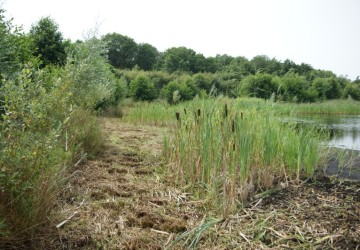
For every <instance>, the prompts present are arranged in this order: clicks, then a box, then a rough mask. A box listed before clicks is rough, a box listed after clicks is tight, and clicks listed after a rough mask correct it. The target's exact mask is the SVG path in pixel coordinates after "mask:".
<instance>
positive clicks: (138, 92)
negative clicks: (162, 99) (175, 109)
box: [130, 75, 157, 101]
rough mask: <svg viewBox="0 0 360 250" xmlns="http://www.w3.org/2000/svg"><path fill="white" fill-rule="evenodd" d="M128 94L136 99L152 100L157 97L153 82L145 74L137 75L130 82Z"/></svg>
mask: <svg viewBox="0 0 360 250" xmlns="http://www.w3.org/2000/svg"><path fill="white" fill-rule="evenodd" d="M130 94H131V96H132V97H133V98H134V100H136V101H139V100H141V101H152V100H154V99H155V98H156V97H157V94H156V89H155V86H154V83H153V82H151V80H150V79H149V78H148V77H146V76H145V75H139V76H138V77H136V78H135V79H134V80H133V81H132V82H131V83H130Z"/></svg>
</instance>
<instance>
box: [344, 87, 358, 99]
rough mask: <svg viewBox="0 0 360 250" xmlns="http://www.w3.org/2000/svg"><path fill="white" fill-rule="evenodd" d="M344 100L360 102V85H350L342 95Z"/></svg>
mask: <svg viewBox="0 0 360 250" xmlns="http://www.w3.org/2000/svg"><path fill="white" fill-rule="evenodd" d="M342 97H343V98H348V97H351V98H352V99H354V100H357V101H359V100H360V85H359V84H354V83H348V84H347V85H346V87H345V89H344V91H343V94H342Z"/></svg>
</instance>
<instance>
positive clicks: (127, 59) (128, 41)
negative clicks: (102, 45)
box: [103, 33, 148, 69]
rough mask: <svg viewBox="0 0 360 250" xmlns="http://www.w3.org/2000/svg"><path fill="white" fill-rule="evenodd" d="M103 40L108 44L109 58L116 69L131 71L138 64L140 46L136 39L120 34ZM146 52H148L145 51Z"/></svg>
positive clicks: (107, 35) (114, 34) (108, 36)
mask: <svg viewBox="0 0 360 250" xmlns="http://www.w3.org/2000/svg"><path fill="white" fill-rule="evenodd" d="M103 40H104V41H105V42H106V43H107V47H108V58H109V61H110V64H111V65H112V66H114V67H115V68H120V69H125V68H127V69H131V68H133V67H134V66H135V64H136V57H137V53H138V46H137V44H136V42H135V41H134V39H132V38H130V37H128V36H123V35H120V34H118V33H111V34H106V35H105V36H104V37H103ZM143 52H145V53H148V52H146V50H143Z"/></svg>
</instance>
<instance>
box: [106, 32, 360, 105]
mask: <svg viewBox="0 0 360 250" xmlns="http://www.w3.org/2000/svg"><path fill="white" fill-rule="evenodd" d="M102 39H103V40H104V41H105V42H106V44H107V46H108V52H107V55H108V58H109V63H110V64H111V65H112V66H113V67H114V68H115V69H116V72H117V74H118V76H122V77H124V78H125V79H126V82H127V85H128V86H129V92H128V96H130V97H133V98H134V99H136V100H153V99H156V98H164V99H167V100H168V102H170V103H174V102H177V101H181V100H189V99H192V98H194V97H195V96H205V95H214V94H222V95H227V96H231V97H239V96H253V97H258V98H264V99H268V98H270V97H273V98H275V100H277V101H286V102H316V101H323V100H330V99H339V98H352V99H355V100H360V79H359V77H358V78H357V79H356V80H355V81H350V80H349V79H347V78H346V77H344V76H337V75H336V74H334V73H333V72H331V71H329V70H319V69H314V68H313V67H312V66H311V65H309V64H306V63H301V64H296V63H295V62H293V61H291V60H289V59H287V60H285V61H283V62H282V61H279V60H277V59H276V58H269V57H268V56H265V55H258V56H255V57H254V58H252V59H251V60H249V59H247V58H245V57H241V56H239V57H233V56H229V55H217V56H215V57H205V56H204V55H202V54H200V53H196V52H195V51H194V50H192V49H189V48H186V47H173V48H169V49H167V50H166V51H164V52H159V51H158V50H157V49H156V48H155V47H154V46H152V45H150V44H147V43H140V44H137V43H136V42H135V41H134V39H132V38H130V37H128V36H124V35H121V34H117V33H111V34H106V35H105V36H103V37H102ZM129 71H132V73H131V72H129ZM160 78H161V79H160ZM173 97H174V98H173Z"/></svg>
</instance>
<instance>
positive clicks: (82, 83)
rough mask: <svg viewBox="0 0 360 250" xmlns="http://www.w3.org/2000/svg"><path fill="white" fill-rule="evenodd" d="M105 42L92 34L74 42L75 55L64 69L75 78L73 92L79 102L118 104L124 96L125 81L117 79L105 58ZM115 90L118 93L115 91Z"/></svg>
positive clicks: (97, 105)
mask: <svg viewBox="0 0 360 250" xmlns="http://www.w3.org/2000/svg"><path fill="white" fill-rule="evenodd" d="M104 53H105V44H104V42H102V41H101V40H99V39H97V38H95V37H92V38H89V39H88V40H86V41H84V42H82V43H77V44H75V46H74V53H73V55H72V57H69V58H68V62H67V64H66V65H65V73H66V78H67V80H68V81H71V82H73V83H74V84H73V85H72V88H73V89H72V93H73V97H74V100H75V103H76V104H77V105H79V106H82V107H85V108H89V109H94V108H101V107H104V106H108V105H109V104H115V105H116V104H117V103H116V102H118V101H119V100H118V99H119V98H120V97H122V96H124V95H123V94H122V93H120V92H121V91H123V89H124V88H123V82H118V80H117V79H116V77H115V75H114V74H113V73H112V71H111V67H110V65H109V64H108V63H107V60H106V58H104ZM115 93H116V95H115Z"/></svg>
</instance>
